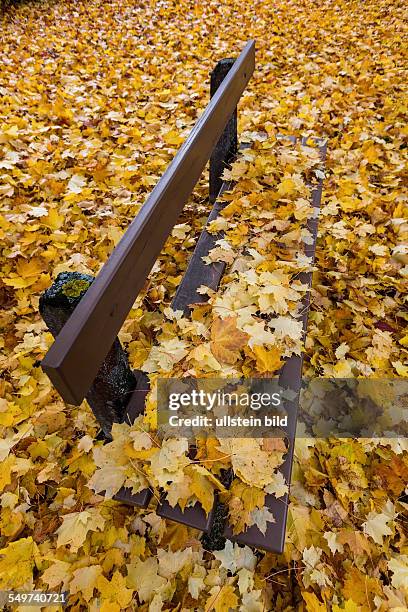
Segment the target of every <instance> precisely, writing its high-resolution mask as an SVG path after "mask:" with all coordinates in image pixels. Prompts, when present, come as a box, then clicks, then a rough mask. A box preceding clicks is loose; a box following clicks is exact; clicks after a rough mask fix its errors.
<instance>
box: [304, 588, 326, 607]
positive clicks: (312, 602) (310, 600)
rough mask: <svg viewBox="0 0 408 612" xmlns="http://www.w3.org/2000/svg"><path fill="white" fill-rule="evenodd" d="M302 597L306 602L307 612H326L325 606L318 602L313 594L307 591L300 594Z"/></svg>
mask: <svg viewBox="0 0 408 612" xmlns="http://www.w3.org/2000/svg"><path fill="white" fill-rule="evenodd" d="M302 597H303V599H304V600H305V602H306V609H307V612H326V611H327V607H326V604H324V603H322V602H321V601H319V600H318V598H317V596H316V595H315V594H314V593H308V592H307V591H303V592H302Z"/></svg>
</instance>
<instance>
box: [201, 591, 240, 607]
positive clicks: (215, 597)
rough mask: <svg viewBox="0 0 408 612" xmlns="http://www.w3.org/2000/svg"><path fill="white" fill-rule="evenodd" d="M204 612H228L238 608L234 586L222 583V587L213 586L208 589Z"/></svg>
mask: <svg viewBox="0 0 408 612" xmlns="http://www.w3.org/2000/svg"><path fill="white" fill-rule="evenodd" d="M204 610H205V612H230V610H238V597H237V596H236V594H235V590H234V587H233V586H231V585H230V584H224V586H222V587H218V586H215V587H213V588H212V589H211V591H210V597H209V598H208V599H207V601H206V603H205V608H204Z"/></svg>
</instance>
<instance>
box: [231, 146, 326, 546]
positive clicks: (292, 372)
mask: <svg viewBox="0 0 408 612" xmlns="http://www.w3.org/2000/svg"><path fill="white" fill-rule="evenodd" d="M290 140H291V141H292V142H295V139H293V137H291V138H290ZM315 140H316V141H317V144H320V147H319V148H320V157H321V159H322V161H324V160H325V158H326V148H327V145H326V143H325V142H323V141H321V140H319V139H315ZM306 141H307V139H306V138H303V139H302V144H306ZM322 188H323V181H322V180H319V183H318V185H317V187H316V188H315V189H313V191H312V205H313V207H314V208H317V209H320V204H321V198H322ZM317 224H318V219H317V217H315V218H311V219H309V220H308V222H307V228H308V230H309V232H310V233H311V234H312V236H313V244H310V245H309V244H305V245H304V252H305V255H306V256H307V257H310V258H311V259H312V261H313V262H314V259H315V252H316V239H317ZM299 280H300V281H301V283H303V284H305V285H307V286H308V287H309V289H308V291H307V292H306V294H305V296H304V298H303V301H302V307H303V308H302V316H301V317H300V320H301V321H302V325H303V340H304V339H305V338H306V333H307V322H308V316H309V306H310V289H311V285H312V272H302V273H301V274H299ZM302 365H303V354H301V355H292V357H290V358H289V359H287V360H286V362H285V365H284V366H283V368H282V370H281V372H280V375H279V384H280V386H281V387H282V388H289V389H291V390H292V391H294V392H295V393H297V394H298V393H299V392H300V388H301V384H302ZM285 409H286V410H287V412H288V427H287V431H288V440H289V450H288V453H287V455H286V457H285V461H284V463H283V464H282V466H281V468H280V469H281V472H282V473H283V475H284V477H285V480H286V482H287V483H288V485H289V486H290V480H291V473H292V464H293V453H294V446H295V434H296V423H297V413H298V398H297V399H295V400H294V401H291V402H286V403H285ZM265 506H266V507H267V508H268V509H269V510H270V511H271V512H272V514H273V516H274V517H275V523H267V529H266V533H265V535H264V534H263V533H262V532H261V531H260V530H259V529H258V527H256V526H255V525H253V526H252V527H250V528H249V529H248V530H247V531H246V532H245V533H242V534H238V535H236V536H233V535H232V529H231V527H230V526H227V527H226V529H225V531H224V535H225V537H227V538H229V539H231V540H234V541H237V542H239V543H240V544H247V545H249V546H254V547H255V548H261V549H264V550H267V551H270V552H275V553H281V552H282V551H283V548H284V545H285V533H286V522H287V516H288V507H289V495H284V496H283V497H281V498H278V499H277V498H276V497H275V496H274V495H267V496H266V498H265Z"/></svg>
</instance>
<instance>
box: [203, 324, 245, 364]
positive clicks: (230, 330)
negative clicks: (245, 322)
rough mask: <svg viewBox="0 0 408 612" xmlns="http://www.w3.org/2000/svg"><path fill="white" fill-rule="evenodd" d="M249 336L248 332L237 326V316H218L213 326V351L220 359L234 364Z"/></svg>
mask: <svg viewBox="0 0 408 612" xmlns="http://www.w3.org/2000/svg"><path fill="white" fill-rule="evenodd" d="M248 338H249V336H248V334H246V333H245V332H243V331H241V330H240V329H238V328H237V319H236V317H226V318H225V319H221V318H220V317H217V318H216V319H215V320H214V323H213V324H212V326H211V352H212V354H213V355H214V357H216V358H217V359H218V361H221V362H223V363H228V364H233V363H235V362H236V361H237V360H238V359H239V356H240V354H239V351H240V350H241V349H242V348H243V347H244V346H245V344H246V343H247V341H248Z"/></svg>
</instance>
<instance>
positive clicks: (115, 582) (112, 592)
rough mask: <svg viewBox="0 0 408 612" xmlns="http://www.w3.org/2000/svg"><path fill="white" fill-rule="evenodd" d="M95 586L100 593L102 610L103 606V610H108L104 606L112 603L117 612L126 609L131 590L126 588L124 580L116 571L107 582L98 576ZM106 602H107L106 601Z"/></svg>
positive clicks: (131, 595)
mask: <svg viewBox="0 0 408 612" xmlns="http://www.w3.org/2000/svg"><path fill="white" fill-rule="evenodd" d="M96 586H97V588H98V590H99V591H100V593H101V596H102V599H103V600H104V601H103V604H102V608H101V610H102V609H103V607H104V605H105V610H106V611H107V610H108V609H111V608H108V607H107V606H106V604H108V603H113V604H114V605H115V604H116V606H117V609H118V612H119V611H120V610H123V609H124V608H126V607H127V606H128V605H129V604H130V602H131V601H132V597H133V590H132V589H127V588H126V579H125V578H124V577H123V576H122V574H121V573H120V572H119V571H118V570H116V572H115V573H114V574H113V576H112V579H111V580H110V581H109V580H107V578H105V576H102V575H101V576H98V578H97V580H96ZM106 600H107V601H106Z"/></svg>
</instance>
